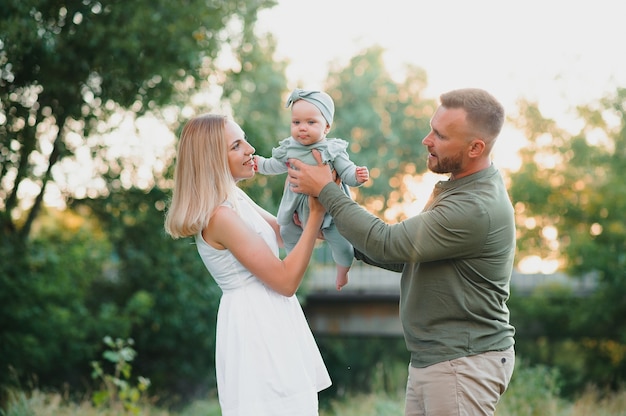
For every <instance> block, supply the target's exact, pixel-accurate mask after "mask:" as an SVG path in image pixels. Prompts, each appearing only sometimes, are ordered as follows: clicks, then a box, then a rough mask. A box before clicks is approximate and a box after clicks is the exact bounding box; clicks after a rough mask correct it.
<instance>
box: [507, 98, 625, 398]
mask: <svg viewBox="0 0 626 416" xmlns="http://www.w3.org/2000/svg"><path fill="white" fill-rule="evenodd" d="M521 108H522V111H521V114H522V116H521V117H520V119H519V120H517V121H516V123H517V126H518V127H520V128H522V129H524V130H525V131H526V134H527V137H528V139H529V145H528V146H526V147H525V149H523V150H522V151H521V152H520V155H521V157H522V168H521V169H520V170H519V172H514V173H512V174H511V188H510V193H511V196H512V199H513V202H514V204H515V207H516V214H517V215H516V217H517V221H518V231H519V239H518V248H519V252H520V254H521V255H522V256H523V255H530V254H534V255H538V256H540V257H542V258H552V259H559V260H560V261H561V262H562V264H563V268H564V270H565V271H566V272H568V273H569V274H571V275H573V276H585V275H591V276H596V277H597V283H598V286H597V289H596V291H595V292H594V293H593V294H591V295H590V296H588V297H586V298H583V299H575V301H573V302H572V299H571V296H570V300H568V299H567V297H563V298H562V299H561V301H558V299H557V301H558V302H559V303H557V305H559V306H558V307H559V308H560V311H559V312H557V311H555V310H554V306H555V304H554V303H553V304H552V306H550V305H549V304H548V303H544V304H540V303H537V304H536V305H535V307H536V308H537V309H536V311H534V312H532V314H533V315H534V317H535V318H539V317H540V318H541V320H540V322H542V324H543V325H544V326H545V325H548V323H549V325H550V328H546V331H545V332H544V333H543V339H544V340H545V344H546V345H548V346H549V348H550V349H551V350H552V351H553V354H558V356H561V357H563V356H567V357H568V358H569V359H570V360H568V361H569V364H567V367H569V368H570V370H569V371H568V370H566V369H563V373H564V374H567V376H568V377H567V379H568V381H569V382H572V383H573V384H577V385H578V388H581V384H582V383H583V382H584V380H585V379H591V380H593V381H594V382H597V383H600V384H602V385H606V386H610V387H612V388H617V386H618V385H619V383H620V382H623V381H624V380H625V379H626V335H625V334H626V321H624V319H623V317H624V316H626V298H625V297H624V293H625V292H626V255H625V254H624V253H626V227H625V226H624V212H626V188H625V184H624V180H623V172H624V169H625V168H626V152H625V151H624V148H625V147H626V117H625V116H626V90H625V89H618V90H617V92H616V94H615V95H613V96H609V97H606V98H605V99H602V100H600V101H599V102H597V103H590V104H589V105H586V106H583V107H580V108H579V109H578V110H579V114H580V117H581V119H582V121H583V122H584V124H583V127H582V129H581V131H580V132H579V133H577V134H574V135H572V134H570V133H568V132H567V131H565V130H563V129H561V128H559V127H558V126H557V125H556V123H554V121H552V120H547V119H545V118H543V117H542V116H541V114H540V112H539V111H538V110H537V107H536V105H533V104H529V103H522V104H521ZM546 231H547V232H546ZM553 236H554V238H553ZM550 302H555V298H554V296H551V297H550ZM567 302H569V305H566V303H567ZM512 303H513V301H512ZM516 314H519V311H517V312H515V313H513V314H512V316H514V317H515V316H516ZM517 316H519V319H523V318H522V317H523V316H525V315H517ZM527 322H536V320H533V318H532V317H529V320H528V321H527ZM522 325H523V324H522ZM522 328H523V326H522ZM520 336H521V337H523V336H524V335H523V332H521V331H520ZM538 339H539V338H538ZM572 346H575V347H572ZM567 351H569V353H567V354H563V352H567ZM576 357H577V358H576ZM555 359H556V355H555ZM563 361H566V360H565V359H563ZM548 363H551V359H550V358H549V360H548ZM574 374H576V376H574Z"/></svg>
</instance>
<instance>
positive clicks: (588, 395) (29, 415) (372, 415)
mask: <svg viewBox="0 0 626 416" xmlns="http://www.w3.org/2000/svg"><path fill="white" fill-rule="evenodd" d="M558 393H559V390H558V374H556V372H554V371H552V370H549V369H547V368H544V367H536V368H518V369H516V372H515V374H514V376H513V380H512V382H511V385H510V386H509V389H508V390H507V392H506V393H505V394H504V396H503V397H502V400H501V401H500V404H499V405H498V409H497V412H496V416H589V415H592V416H626V389H622V390H620V391H617V392H603V391H600V390H598V389H595V388H592V387H590V388H588V389H587V390H586V391H585V392H584V393H582V394H581V395H580V396H579V397H577V398H576V399H575V400H574V401H572V402H568V401H565V400H563V399H562V398H560V397H559V395H558ZM0 415H1V416H48V415H50V416H52V415H54V416H131V415H138V416H220V415H221V412H220V409H219V405H218V403H217V399H215V398H209V399H206V400H199V401H196V402H193V403H190V404H189V405H188V406H187V407H185V408H184V409H182V410H180V411H176V412H174V411H170V410H165V409H159V408H157V407H154V406H152V405H150V404H149V403H145V404H141V406H140V408H139V410H138V411H137V412H130V411H126V412H124V411H122V410H119V409H113V408H111V407H105V408H103V407H94V405H93V404H92V402H91V400H89V399H86V400H83V401H81V402H74V401H71V400H69V399H68V397H67V396H66V395H62V394H58V393H44V392H41V391H39V390H34V391H32V392H29V393H25V392H21V391H17V392H12V393H11V394H10V395H9V405H8V407H7V409H6V410H4V411H1V410H0ZM403 415H404V391H401V389H398V391H397V392H396V393H382V394H355V395H351V396H347V397H345V398H341V399H336V400H332V401H331V402H330V403H328V404H327V406H324V409H322V410H321V411H320V416H403Z"/></svg>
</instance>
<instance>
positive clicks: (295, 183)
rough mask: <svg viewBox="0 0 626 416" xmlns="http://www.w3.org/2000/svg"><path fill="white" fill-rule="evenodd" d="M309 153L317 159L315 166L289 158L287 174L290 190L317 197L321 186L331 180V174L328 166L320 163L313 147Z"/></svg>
mask: <svg viewBox="0 0 626 416" xmlns="http://www.w3.org/2000/svg"><path fill="white" fill-rule="evenodd" d="M311 153H312V154H313V157H314V158H315V160H316V161H317V166H313V165H307V164H306V163H304V162H301V161H300V160H297V159H289V169H288V170H287V174H288V175H289V176H288V180H289V186H290V187H291V190H292V191H294V192H296V193H299V194H306V195H310V196H315V197H317V196H319V194H320V192H321V191H322V188H324V187H325V186H326V185H327V184H329V183H330V182H333V175H332V172H331V171H330V167H329V166H328V165H325V164H324V163H322V156H321V155H320V152H319V151H318V150H316V149H314V150H312V151H311Z"/></svg>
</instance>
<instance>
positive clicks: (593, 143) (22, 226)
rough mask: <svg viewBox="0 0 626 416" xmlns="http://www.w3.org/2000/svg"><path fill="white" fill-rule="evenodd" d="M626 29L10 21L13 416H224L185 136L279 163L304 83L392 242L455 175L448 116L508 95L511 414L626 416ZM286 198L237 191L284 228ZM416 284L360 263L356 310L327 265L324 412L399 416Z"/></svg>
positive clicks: (332, 8)
mask: <svg viewBox="0 0 626 416" xmlns="http://www.w3.org/2000/svg"><path fill="white" fill-rule="evenodd" d="M620 7H621V6H620V5H619V4H617V3H615V2H610V1H607V0H600V1H596V2H593V3H592V2H567V1H562V0H555V1H551V2H547V3H546V2H540V1H538V0H531V1H528V2H523V3H520V2H516V3H513V2H502V1H495V0H492V1H491V0H478V1H475V2H464V1H460V0H457V1H454V0H448V1H440V2H432V3H416V2H412V3H411V2H406V1H401V0H388V1H386V2H384V3H383V4H370V3H367V2H358V1H355V0H342V1H330V0H320V1H318V2H315V3H310V2H304V1H300V0H298V1H287V0H281V1H274V0H233V1H219V0H187V1H185V2H176V3H173V2H168V1H165V0H152V1H150V2H148V1H145V0H135V1H132V2H120V1H114V0H102V1H95V0H74V1H67V0H66V1H61V0H4V1H3V2H2V3H1V4H0V387H1V391H2V395H1V396H0V409H1V410H0V414H7V415H9V414H12V415H17V414H43V413H42V412H43V410H42V409H44V408H46V409H49V406H57V407H56V408H55V409H56V413H49V414H61V413H60V412H61V411H60V410H59V407H58V406H65V407H64V409H65V410H64V411H67V412H70V411H69V410H67V408H68V407H71V406H75V407H76V408H77V409H82V410H76V412H77V413H66V414H91V413H88V412H89V411H91V410H89V411H88V410H86V409H87V408H89V409H98V408H100V409H102V408H109V409H117V407H116V406H118V407H119V408H120V409H122V410H123V411H125V412H131V413H132V412H135V414H137V412H142V414H148V413H147V412H150V411H152V412H162V413H153V414H166V413H165V412H172V414H174V413H181V412H183V413H184V412H187V413H184V414H219V410H218V409H216V407H215V402H216V399H215V397H216V391H215V377H214V337H215V315H216V311H217V305H218V302H219V297H220V291H219V289H218V288H217V287H216V285H215V283H214V282H213V281H212V279H211V278H210V275H209V274H208V273H207V272H206V270H205V269H204V266H203V265H202V263H201V261H200V259H199V257H198V255H197V252H196V250H195V247H194V246H193V242H192V241H191V240H190V239H188V240H179V241H174V240H172V239H170V238H169V237H168V236H167V235H166V234H165V232H164V231H163V219H164V211H165V210H166V208H167V204H168V198H169V196H170V192H171V187H172V173H173V165H174V157H175V150H176V142H177V137H178V134H179V132H180V128H181V126H182V125H183V124H184V123H185V121H186V120H188V119H189V118H190V117H193V116H194V115H197V114H200V113H204V112H219V113H224V114H227V115H230V116H231V117H233V118H234V119H235V120H236V121H237V122H238V123H239V124H240V125H241V126H242V128H243V129H244V130H245V132H246V134H247V136H248V137H249V138H250V141H251V143H252V144H253V145H254V146H255V148H256V151H257V153H258V154H260V155H264V156H269V155H270V154H271V150H272V147H274V146H275V145H276V144H277V143H278V141H279V140H280V139H282V138H285V137H287V136H288V135H289V111H288V110H287V109H286V108H285V105H284V103H285V99H286V97H287V95H288V94H289V92H290V91H291V90H292V89H293V88H296V87H300V88H307V89H323V90H325V91H327V92H328V93H329V94H330V95H331V96H332V97H333V99H334V101H335V105H336V113H335V122H334V124H333V126H332V129H331V131H330V133H329V137H340V138H343V139H346V140H347V141H348V142H349V143H350V147H349V151H350V153H351V155H352V160H353V161H355V163H357V164H359V165H367V166H368V167H369V169H370V172H371V180H370V181H369V182H368V183H367V184H366V185H365V186H363V187H361V188H358V189H352V192H353V197H354V199H355V200H357V201H358V202H359V203H360V204H362V205H363V206H364V207H365V208H366V209H368V210H369V211H370V212H372V213H373V214H375V215H378V216H380V217H381V218H383V219H384V220H385V221H388V222H397V221H401V220H403V219H404V218H407V217H409V216H411V215H414V214H416V213H418V212H419V211H420V210H421V208H422V206H423V205H424V203H425V202H426V200H427V198H428V195H429V193H430V189H431V188H432V186H433V184H434V183H435V182H436V181H438V180H441V179H445V178H444V177H441V176H438V175H434V174H432V173H428V172H427V171H426V159H425V156H426V152H425V149H424V147H423V145H422V144H421V140H422V138H423V137H424V136H425V135H426V134H427V133H428V131H429V121H430V117H431V116H432V114H433V112H434V110H435V108H436V107H437V105H438V96H439V94H441V93H443V92H446V91H448V90H450V89H453V88H460V87H479V88H485V89H487V90H488V91H490V92H491V93H492V94H493V95H495V96H496V97H497V98H499V99H500V100H501V101H502V102H503V104H504V105H505V108H506V111H507V115H508V117H507V121H506V124H505V128H504V131H503V132H502V134H501V136H500V138H499V141H498V144H497V147H496V151H495V153H494V163H495V164H496V165H497V166H498V167H499V169H500V170H501V171H502V173H503V175H504V176H505V179H506V182H507V186H508V189H509V193H510V196H511V200H512V202H513V204H514V207H515V213H516V221H517V232H518V252H517V259H516V270H515V273H514V276H513V280H512V294H511V299H510V301H509V308H510V310H511V319H512V322H513V324H514V325H515V326H516V328H517V335H516V342H517V344H516V349H517V353H518V369H517V370H516V374H515V375H514V380H513V384H512V386H511V389H510V391H509V392H507V393H506V394H505V396H504V399H503V404H502V406H503V410H501V411H499V414H557V413H558V411H559V409H561V408H562V407H564V408H566V409H569V410H571V409H574V408H575V407H576V406H578V409H580V408H584V406H582V405H581V402H580V401H581V400H582V399H581V398H585V399H586V400H587V401H589V402H591V403H593V406H594V408H595V409H596V410H597V409H598V408H603V409H607V408H608V407H611V410H606V413H605V414H626V394H624V390H623V385H624V382H625V381H626V321H625V320H624V316H626V214H624V213H625V212H626V185H625V184H624V176H623V172H624V169H626V151H625V150H624V149H626V122H625V119H624V113H625V112H626V88H625V86H626V59H624V56H623V53H620V52H619V50H620V49H619V39H621V38H623V28H622V26H623V25H621V23H622V22H621V20H622V15H623V14H620V13H619V12H620ZM284 180H285V178H284V177H283V176H275V177H270V176H261V175H257V176H256V177H255V178H254V179H252V180H250V181H247V182H245V183H243V184H242V187H243V188H245V190H246V191H247V192H248V193H249V194H250V195H251V196H252V197H253V199H255V200H256V201H257V202H258V203H259V204H260V205H262V206H263V207H265V208H266V209H268V210H269V211H271V212H276V209H277V206H278V202H279V201H280V196H281V194H282V188H283V185H284ZM397 278H398V276H397V275H395V274H393V273H391V274H389V273H385V272H384V271H381V270H377V269H372V268H370V267H368V266H365V265H363V264H361V263H355V266H354V269H353V271H352V272H351V281H350V284H349V286H348V287H346V288H345V289H344V290H342V291H341V292H340V293H337V292H335V291H334V290H333V289H332V286H331V284H332V279H333V272H332V261H331V259H330V256H328V253H327V248H326V246H325V245H324V244H320V246H319V247H318V249H317V252H316V255H315V258H314V260H313V261H312V263H311V267H310V268H309V272H308V275H307V277H306V278H305V282H304V283H303V286H302V288H301V289H300V290H299V293H298V297H299V298H300V300H301V302H302V304H303V307H304V309H305V312H306V314H307V317H308V319H309V321H310V323H311V326H312V328H313V331H314V333H315V335H316V339H317V340H318V343H319V345H320V348H321V350H322V354H323V356H324V359H325V361H326V363H327V365H328V367H329V370H330V372H331V377H332V379H333V386H332V387H331V388H330V389H328V390H326V391H324V392H322V393H321V394H320V400H321V405H322V410H323V411H324V412H327V413H325V414H327V415H330V414H341V415H350V414H352V413H349V412H350V410H347V409H356V410H352V411H355V412H360V413H354V414H381V415H391V414H402V413H401V409H402V400H403V391H402V389H403V388H404V385H405V379H406V367H407V365H408V358H409V357H408V353H407V352H406V348H405V346H404V341H403V339H402V336H401V332H400V331H399V330H398V325H399V321H398V319H397V299H398V284H397V282H398V280H397ZM107 337H110V338H107ZM148 380H149V381H148ZM37 398H38V400H39V401H40V404H39V406H40V407H38V408H37V407H36V406H37V405H36V404H34V400H35V399H37ZM52 398H56V399H52ZM355 398H357V399H356V400H355ZM616 398H617V399H616ZM609 399H613V400H612V401H611V400H609ZM55 400H56V401H55ZM351 400H352V401H351ZM35 401H36V400H35ZM52 402H54V403H56V404H54V403H53V404H50V403H52ZM357 402H358V403H365V406H367V411H365V410H363V408H360V407H359V406H358V405H357V404H356V403H357ZM42 403H43V404H42ZM198 403H202V405H199V404H198ZM346 403H349V404H346ZM372 403H373V404H372ZM606 403H610V405H606ZM616 403H617V404H616ZM342 404H343V405H344V406H345V407H343V408H342V407H341V406H342ZM20 406H21V407H20ZM46 406H48V407H46ZM81 406H83V407H81ZM202 406H204V407H202ZM599 406H600V407H599ZM602 406H604V407H602ZM33 408H35V409H38V410H32V409H33ZM209 408H210V409H211V410H208V409H209ZM150 409H152V410H150ZM154 409H157V410H154ZM198 409H201V410H198ZM337 409H339V410H337ZM359 409H361V410H359ZM546 409H552V410H546ZM122 410H119V409H117V410H115V411H118V413H119V411H122ZM33 411H34V413H32V412H33ZM572 411H573V410H572ZM20 412H21V413H20ZM29 412H31V413H29ZM193 412H198V413H193ZM212 412H214V413H212ZM515 412H518V413H515ZM118 413H112V414H118ZM93 414H96V413H93ZM558 414H565V413H562V412H561V413H558ZM568 414H574V413H571V412H570V413H568ZM579 414H584V413H579ZM594 414H596V413H594ZM597 414H600V413H597Z"/></svg>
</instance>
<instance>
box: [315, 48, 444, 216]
mask: <svg viewBox="0 0 626 416" xmlns="http://www.w3.org/2000/svg"><path fill="white" fill-rule="evenodd" d="M383 52H384V51H383V50H382V48H380V47H372V48H369V49H367V50H364V51H363V52H362V53H360V54H359V55H357V56H355V57H353V58H352V59H351V60H350V62H349V64H348V65H347V66H346V67H345V68H340V69H337V70H336V71H333V72H331V73H330V74H329V77H328V81H327V87H326V88H327V92H328V93H329V94H330V95H331V96H332V97H333V99H334V101H335V108H336V110H335V122H334V123H333V127H332V129H331V131H330V133H329V137H340V138H343V139H345V140H347V141H348V142H349V143H350V146H349V150H350V153H351V156H352V160H353V161H354V162H355V163H356V164H357V165H366V166H367V167H368V168H369V169H370V176H371V178H372V179H371V180H370V181H369V182H368V183H367V184H365V185H364V186H362V187H360V188H357V189H355V192H356V194H357V198H356V199H357V201H359V202H360V203H362V204H364V205H365V206H367V208H368V209H370V210H371V211H372V212H374V213H377V214H382V212H383V211H385V210H386V209H387V208H388V207H390V206H394V205H395V204H398V203H402V202H405V201H409V202H410V201H412V200H413V199H414V198H415V195H413V194H412V192H410V190H408V189H407V187H406V185H405V182H404V181H403V177H404V176H405V175H408V176H417V175H418V174H420V173H422V172H424V171H425V170H426V159H425V155H426V149H425V147H424V146H423V145H422V143H421V141H422V139H423V138H424V137H425V136H426V134H427V133H428V132H429V131H430V117H431V116H432V114H433V113H434V110H435V103H434V102H433V100H431V99H426V98H425V97H424V96H423V95H424V94H423V92H424V89H425V88H426V74H425V72H424V71H423V70H422V69H420V68H416V67H408V68H407V70H406V77H405V79H404V81H403V82H402V83H397V82H395V81H394V80H393V79H392V78H391V76H390V75H389V73H388V72H387V70H386V69H385V67H384V64H383V59H382V55H383ZM377 201H378V202H380V203H376V202H377ZM396 219H398V220H401V219H403V218H400V217H399V218H396Z"/></svg>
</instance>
